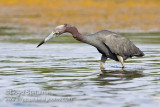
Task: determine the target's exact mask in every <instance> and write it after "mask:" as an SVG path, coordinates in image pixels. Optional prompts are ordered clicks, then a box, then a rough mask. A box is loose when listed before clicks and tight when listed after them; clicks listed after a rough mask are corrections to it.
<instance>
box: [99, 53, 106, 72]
mask: <svg viewBox="0 0 160 107" xmlns="http://www.w3.org/2000/svg"><path fill="white" fill-rule="evenodd" d="M106 60H107V57H106V56H105V55H102V57H101V61H100V68H101V70H103V69H104V67H103V65H104V63H105V61H106Z"/></svg>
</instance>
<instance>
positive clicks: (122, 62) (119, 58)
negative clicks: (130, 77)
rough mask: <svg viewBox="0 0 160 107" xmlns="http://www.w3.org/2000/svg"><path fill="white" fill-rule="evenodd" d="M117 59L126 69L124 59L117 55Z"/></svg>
mask: <svg viewBox="0 0 160 107" xmlns="http://www.w3.org/2000/svg"><path fill="white" fill-rule="evenodd" d="M117 58H118V60H119V61H120V62H121V64H122V68H124V61H123V58H122V57H121V56H119V55H117Z"/></svg>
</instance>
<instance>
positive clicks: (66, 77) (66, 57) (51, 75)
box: [0, 27, 160, 107]
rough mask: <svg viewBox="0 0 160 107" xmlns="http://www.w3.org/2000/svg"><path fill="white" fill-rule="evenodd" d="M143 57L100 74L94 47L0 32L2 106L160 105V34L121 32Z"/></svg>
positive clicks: (111, 66)
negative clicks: (39, 45) (38, 46)
mask: <svg viewBox="0 0 160 107" xmlns="http://www.w3.org/2000/svg"><path fill="white" fill-rule="evenodd" d="M123 35H124V36H126V37H127V38H129V39H130V40H131V41H133V42H134V43H135V44H136V45H137V46H138V47H139V48H140V49H141V50H142V51H144V53H145V56H144V57H143V58H132V59H128V60H127V61H126V62H125V65H126V68H125V69H124V70H122V69H121V64H120V63H118V62H115V61H113V60H108V61H107V62H106V64H105V70H104V71H101V70H100V69H99V60H100V57H101V55H100V54H99V53H98V52H97V50H96V48H94V47H92V46H89V45H87V44H82V43H80V42H77V41H76V40H74V39H73V38H72V37H71V36H62V37H60V38H57V39H55V40H52V41H51V42H49V43H46V44H44V45H42V46H41V47H40V48H36V46H37V44H38V43H39V42H40V41H41V40H42V39H43V37H44V36H42V37H40V36H35V34H34V35H32V34H31V33H23V32H19V29H14V28H8V27H3V28H1V29H0V91H1V94H0V106H2V107H4V106H5V107H7V106H12V107H20V106H22V107H23V106H31V107H32V106H33V107H35V106H44V107H47V106H48V107H50V106H61V107H68V106H74V107H76V106H86V107H93V106H94V107H95V106H102V107H106V106H107V107H109V106H111V107H119V106H124V107H133V106H141V107H142V106H152V107H158V106H160V42H159V41H160V34H159V33H138V34H137V33H132V34H129V33H123Z"/></svg>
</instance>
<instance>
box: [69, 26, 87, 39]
mask: <svg viewBox="0 0 160 107" xmlns="http://www.w3.org/2000/svg"><path fill="white" fill-rule="evenodd" d="M66 32H69V33H71V34H72V35H73V37H74V38H75V39H76V40H78V41H82V42H83V40H84V36H83V35H82V34H81V33H79V31H78V30H77V28H76V27H68V28H67V30H66Z"/></svg>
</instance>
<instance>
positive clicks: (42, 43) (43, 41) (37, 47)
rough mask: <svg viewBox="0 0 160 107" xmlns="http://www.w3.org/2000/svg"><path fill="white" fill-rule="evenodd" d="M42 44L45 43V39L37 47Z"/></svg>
mask: <svg viewBox="0 0 160 107" xmlns="http://www.w3.org/2000/svg"><path fill="white" fill-rule="evenodd" d="M42 44H44V40H43V41H42V42H41V43H40V44H39V45H38V46H37V48H38V47H39V46H41V45H42Z"/></svg>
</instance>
